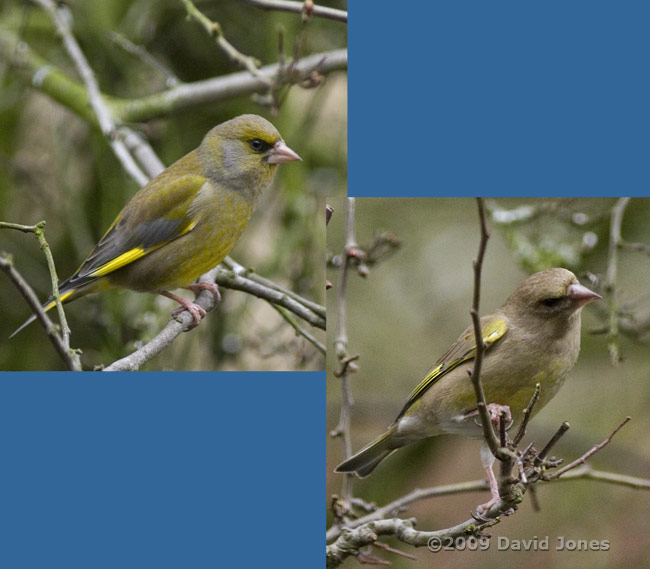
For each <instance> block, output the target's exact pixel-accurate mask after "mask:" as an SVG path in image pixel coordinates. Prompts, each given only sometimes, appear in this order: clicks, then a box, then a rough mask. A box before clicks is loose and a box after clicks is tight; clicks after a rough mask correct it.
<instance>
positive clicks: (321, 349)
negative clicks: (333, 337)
mask: <svg viewBox="0 0 650 569" xmlns="http://www.w3.org/2000/svg"><path fill="white" fill-rule="evenodd" d="M271 306H272V307H273V308H274V309H275V310H276V311H277V312H278V314H280V316H282V318H284V320H285V321H286V322H287V323H288V324H289V326H291V327H292V328H293V329H294V330H295V331H296V334H297V335H299V336H302V337H303V338H305V339H306V340H307V341H308V342H309V343H310V344H312V345H313V346H314V347H315V348H316V349H317V350H318V351H319V352H320V353H321V354H323V355H325V353H326V348H325V345H324V344H323V343H322V342H319V341H318V339H317V338H316V337H315V336H313V335H312V334H310V333H309V332H307V330H305V329H304V328H303V327H302V326H300V325H299V324H298V323H297V322H296V320H295V319H294V318H293V317H292V316H291V315H290V314H289V312H288V311H287V310H285V309H284V308H282V307H280V306H278V305H277V304H271Z"/></svg>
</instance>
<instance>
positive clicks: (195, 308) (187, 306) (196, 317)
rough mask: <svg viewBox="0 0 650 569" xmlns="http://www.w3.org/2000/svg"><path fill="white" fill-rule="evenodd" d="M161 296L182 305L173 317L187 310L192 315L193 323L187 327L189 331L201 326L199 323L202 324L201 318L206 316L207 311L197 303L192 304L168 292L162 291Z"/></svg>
mask: <svg viewBox="0 0 650 569" xmlns="http://www.w3.org/2000/svg"><path fill="white" fill-rule="evenodd" d="M160 294H162V295H163V296H166V297H167V298H171V299H172V300H174V301H176V302H178V304H180V307H179V308H176V309H175V310H173V311H172V316H174V317H176V316H178V315H179V314H180V313H181V312H183V311H185V310H187V311H188V312H189V313H190V314H191V315H192V319H193V322H192V323H191V324H190V325H188V327H187V329H188V330H191V329H192V328H196V327H197V326H198V325H199V322H201V318H203V317H204V316H205V310H204V309H203V308H202V307H200V306H199V305H198V304H196V302H192V301H191V300H187V299H186V298H183V297H182V296H178V295H176V294H172V293H171V292H167V291H166V290H164V291H162V292H161V293H160Z"/></svg>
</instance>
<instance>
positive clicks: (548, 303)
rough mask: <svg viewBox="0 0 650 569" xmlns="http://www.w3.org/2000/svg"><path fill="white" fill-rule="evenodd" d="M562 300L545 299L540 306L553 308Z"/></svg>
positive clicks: (559, 298)
mask: <svg viewBox="0 0 650 569" xmlns="http://www.w3.org/2000/svg"><path fill="white" fill-rule="evenodd" d="M561 300H562V297H557V298H545V299H544V300H542V304H543V305H544V306H548V307H549V308H553V307H554V306H557V304H558V302H560V301H561Z"/></svg>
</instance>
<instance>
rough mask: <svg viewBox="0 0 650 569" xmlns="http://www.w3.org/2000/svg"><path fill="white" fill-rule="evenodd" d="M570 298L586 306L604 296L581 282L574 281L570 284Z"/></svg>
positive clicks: (579, 304)
mask: <svg viewBox="0 0 650 569" xmlns="http://www.w3.org/2000/svg"><path fill="white" fill-rule="evenodd" d="M569 298H570V299H571V300H573V301H575V303H576V304H577V305H578V306H584V305H585V304H587V303H588V302H591V301H592V300H598V299H599V298H602V296H600V295H599V294H596V293H595V292H594V291H593V290H589V289H588V288H587V287H586V286H583V285H581V284H580V283H573V284H572V285H570V286H569Z"/></svg>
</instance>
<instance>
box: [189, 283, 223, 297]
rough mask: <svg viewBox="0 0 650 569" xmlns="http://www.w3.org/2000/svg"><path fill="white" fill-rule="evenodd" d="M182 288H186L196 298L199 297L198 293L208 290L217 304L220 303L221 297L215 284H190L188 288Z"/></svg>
mask: <svg viewBox="0 0 650 569" xmlns="http://www.w3.org/2000/svg"><path fill="white" fill-rule="evenodd" d="M183 288H186V289H187V290H191V291H192V292H193V293H194V294H195V295H196V296H199V293H200V292H201V291H202V290H209V291H210V292H211V293H212V294H213V295H214V298H215V300H216V301H217V302H220V301H221V295H220V294H219V287H218V286H217V285H216V284H215V283H211V282H209V281H206V282H198V283H194V284H191V285H189V286H184V287H183Z"/></svg>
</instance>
